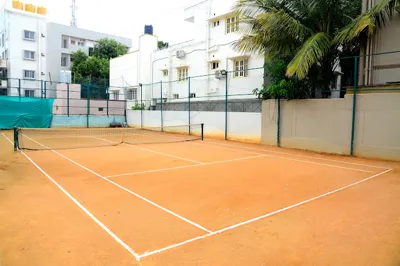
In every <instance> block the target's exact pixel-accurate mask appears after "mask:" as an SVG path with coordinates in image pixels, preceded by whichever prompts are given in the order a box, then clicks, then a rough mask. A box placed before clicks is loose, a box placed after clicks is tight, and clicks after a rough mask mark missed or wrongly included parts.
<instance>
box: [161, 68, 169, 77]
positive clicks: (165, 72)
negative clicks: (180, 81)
mask: <svg viewBox="0 0 400 266" xmlns="http://www.w3.org/2000/svg"><path fill="white" fill-rule="evenodd" d="M162 72H163V76H164V77H166V76H168V70H166V69H165V70H163V71H162Z"/></svg>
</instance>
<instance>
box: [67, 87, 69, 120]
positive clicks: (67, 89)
mask: <svg viewBox="0 0 400 266" xmlns="http://www.w3.org/2000/svg"><path fill="white" fill-rule="evenodd" d="M67 115H68V116H69V83H67Z"/></svg>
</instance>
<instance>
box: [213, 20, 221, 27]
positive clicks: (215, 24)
mask: <svg viewBox="0 0 400 266" xmlns="http://www.w3.org/2000/svg"><path fill="white" fill-rule="evenodd" d="M212 25H213V28H215V27H218V26H219V20H217V21H214V22H213V24H212Z"/></svg>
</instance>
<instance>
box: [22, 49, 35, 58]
mask: <svg viewBox="0 0 400 266" xmlns="http://www.w3.org/2000/svg"><path fill="white" fill-rule="evenodd" d="M24 59H27V60H35V52H34V51H27V50H24Z"/></svg>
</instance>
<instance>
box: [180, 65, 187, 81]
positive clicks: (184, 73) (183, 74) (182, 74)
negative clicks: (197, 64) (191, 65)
mask: <svg viewBox="0 0 400 266" xmlns="http://www.w3.org/2000/svg"><path fill="white" fill-rule="evenodd" d="M188 77H189V69H188V68H187V67H182V68H178V80H179V81H182V80H187V79H188Z"/></svg>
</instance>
